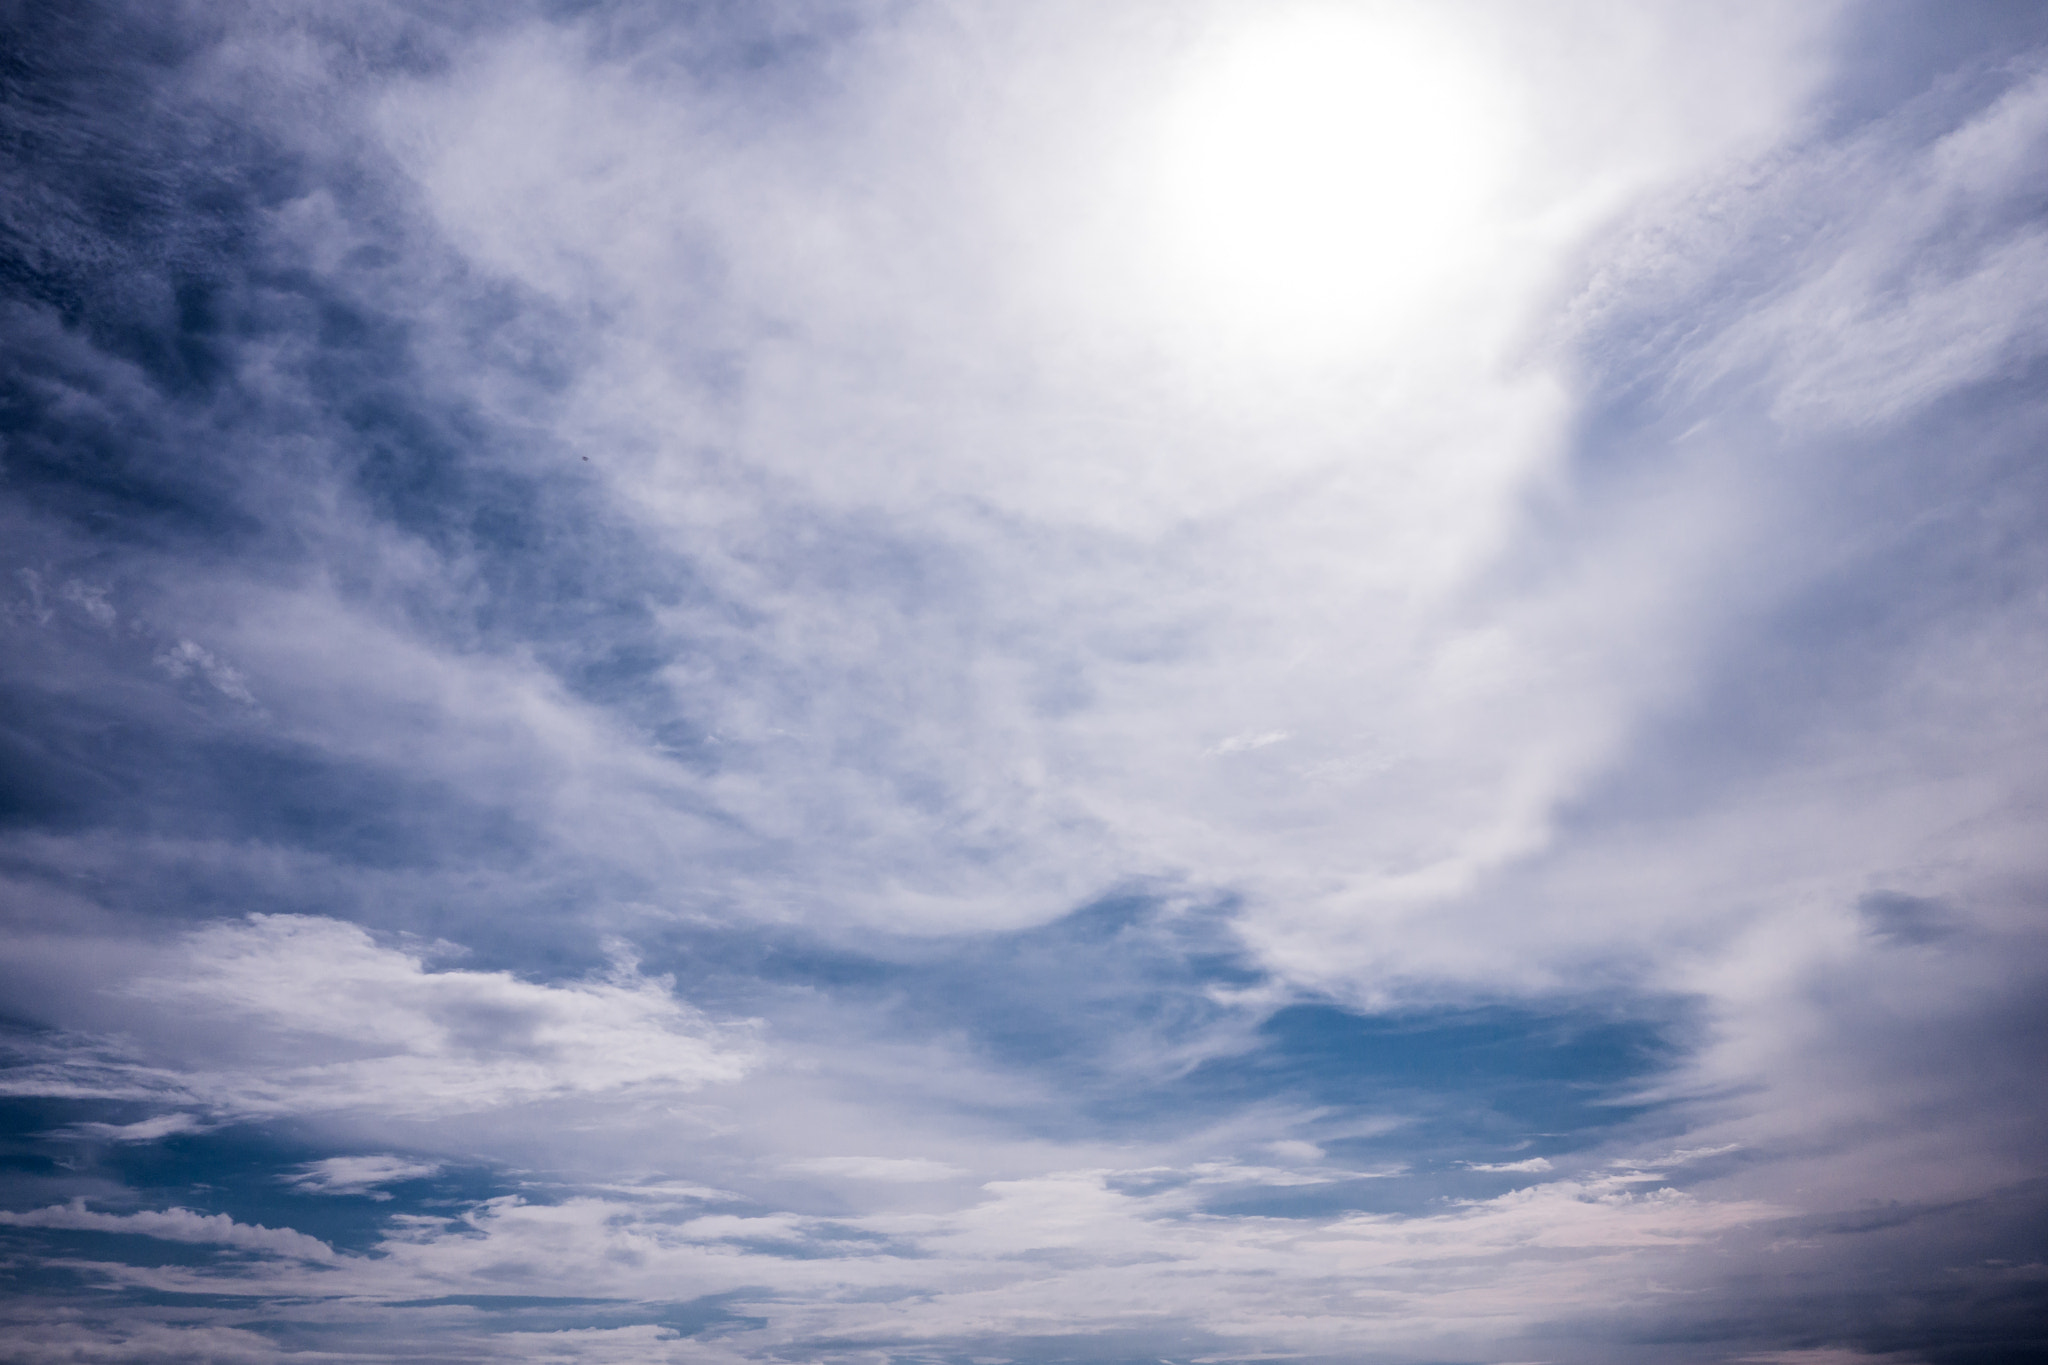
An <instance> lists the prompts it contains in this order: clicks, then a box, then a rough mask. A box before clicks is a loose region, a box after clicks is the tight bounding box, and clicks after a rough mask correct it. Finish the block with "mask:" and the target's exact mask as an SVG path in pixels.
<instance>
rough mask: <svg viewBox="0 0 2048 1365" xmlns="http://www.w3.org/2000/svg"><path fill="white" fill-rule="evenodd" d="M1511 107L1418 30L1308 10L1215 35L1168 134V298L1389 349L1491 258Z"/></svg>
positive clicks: (1163, 180) (1441, 40) (1454, 47)
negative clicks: (1471, 263)
mask: <svg viewBox="0 0 2048 1365" xmlns="http://www.w3.org/2000/svg"><path fill="white" fill-rule="evenodd" d="M1500 103H1501V101H1500V99H1499V97H1498V91H1497V89H1496V87H1495V83H1494V82H1490V81H1489V80H1488V79H1487V78H1486V73H1485V71H1484V68H1483V65H1482V64H1481V63H1480V62H1478V61H1477V60H1476V59H1475V58H1474V57H1473V56H1472V55H1471V54H1470V53H1469V52H1468V51H1465V50H1462V49H1461V47H1460V45H1459V44H1458V43H1456V42H1455V41H1454V39H1453V37H1452V35H1450V34H1449V33H1447V32H1444V31H1441V30H1438V29H1433V28H1431V27H1428V26H1426V25H1425V24H1424V23H1422V22H1420V21H1419V20H1416V19H1413V18H1409V19H1401V18H1389V17H1386V16H1383V15H1377V14H1374V13H1372V12H1370V11H1365V10H1361V9H1359V8H1356V7H1348V8H1337V7H1334V6H1319V7H1309V8H1296V9H1290V10H1287V11H1284V12H1279V13H1270V14H1268V15H1267V16H1265V17H1263V18H1260V19H1257V20H1254V21H1253V22H1251V23H1250V24H1249V25H1247V26H1244V27H1241V28H1238V29H1236V30H1234V31H1230V32H1226V33H1223V34H1220V35H1218V36H1217V37H1216V38H1215V39H1214V40H1213V41H1212V42H1210V43H1209V44H1207V45H1205V47H1204V49H1203V50H1201V51H1199V52H1197V53H1196V54H1195V55H1194V56H1193V58H1192V59H1191V61H1190V62H1189V64H1188V66H1187V67H1186V68H1185V70H1184V73H1183V76H1182V79H1180V80H1179V81H1178V82H1176V83H1175V85H1174V88H1173V89H1172V90H1171V91H1170V93H1169V94H1168V97H1167V99H1166V101H1165V104H1164V109H1163V116H1162V117H1161V118H1160V120H1159V122H1158V124H1157V125H1156V126H1157V128H1158V130H1159V131H1158V142H1157V152H1156V156H1155V158H1154V166H1155V175H1154V184H1153V187H1152V189H1153V193H1152V196H1151V200H1152V202H1151V215H1152V223H1151V226H1150V230H1149V231H1148V233H1147V234H1146V235H1147V237H1148V238H1149V239H1150V240H1149V242H1148V258H1149V259H1148V268H1149V269H1150V271H1151V272H1152V274H1153V276H1154V281H1155V285H1156V287H1157V288H1158V289H1159V290H1160V291H1161V293H1162V295H1163V296H1164V297H1165V298H1166V300H1167V301H1168V303H1169V305H1170V306H1171V307H1172V308H1173V309H1174V310H1175V311H1177V312H1180V313H1182V314H1184V315H1186V316H1188V317H1189V318H1190V319H1192V320H1199V321H1202V322H1204V323H1205V324H1206V325H1210V326H1217V327H1225V328H1233V329H1237V330H1239V331H1240V332H1242V333H1243V334H1245V335H1247V336H1249V337H1252V338H1255V339H1260V340H1263V341H1265V342H1269V343H1278V344H1283V345H1291V346H1294V347H1311V348H1313V347H1321V346H1326V345H1330V344H1335V343H1341V342H1344V341H1347V340H1353V341H1355V340H1359V339H1370V338H1373V337H1380V338H1385V337H1387V336H1390V335H1392V334H1393V333H1394V332H1395V331H1397V330H1398V328H1399V327H1400V326H1401V325H1402V324H1403V323H1404V322H1405V321H1406V320H1408V319H1409V318H1411V317H1412V316H1413V315H1414V314H1415V313H1416V312H1417V311H1418V310H1419V309H1421V308H1422V307H1424V306H1426V305H1427V303H1428V302H1429V300H1430V298H1431V296H1432V294H1433V293H1435V292H1436V291H1438V290H1440V289H1442V288H1444V287H1448V286H1450V285H1453V284H1454V283H1455V278H1456V276H1457V275H1458V273H1459V271H1460V268H1461V266H1463V265H1464V264H1465V263H1466V262H1467V261H1468V260H1469V259H1470V257H1471V256H1472V253H1473V252H1474V251H1475V249H1477V248H1478V247H1479V246H1480V245H1481V243H1482V239H1483V238H1484V236H1485V226H1486V219H1487V216H1488V211H1489V201H1490V200H1491V199H1492V198H1493V196H1494V194H1495V192H1496V188H1497V186H1498V184H1499V182H1500V179H1501V177H1502V174H1503V171H1504V169H1505V167H1504V162H1505V160H1506V155H1505V153H1506V141H1507V140H1506V137H1505V127H1504V120H1503V118H1502V116H1501V109H1500Z"/></svg>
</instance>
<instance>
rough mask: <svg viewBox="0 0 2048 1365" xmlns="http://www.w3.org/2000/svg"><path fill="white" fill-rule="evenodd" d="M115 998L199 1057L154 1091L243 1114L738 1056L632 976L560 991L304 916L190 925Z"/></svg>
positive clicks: (712, 1030)
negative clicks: (427, 962)
mask: <svg viewBox="0 0 2048 1365" xmlns="http://www.w3.org/2000/svg"><path fill="white" fill-rule="evenodd" d="M123 993H124V994H125V995H127V996H128V997H130V998H131V999H132V1000H134V1001H137V1002H141V1003H142V1005H143V1006H144V1007H145V1009H147V1010H148V1014H149V1017H150V1019H151V1022H152V1026H153V1027H152V1032H153V1035H154V1037H155V1038H156V1039H157V1044H158V1050H159V1052H162V1051H164V1050H172V1051H175V1050H177V1049H178V1048H180V1047H184V1048H185V1049H186V1050H187V1051H189V1052H196V1053H197V1054H198V1056H199V1060H197V1061H194V1062H188V1063H186V1064H185V1065H182V1066H180V1065H173V1066H170V1067H161V1066H160V1067H157V1068H153V1069H148V1075H149V1078H150V1080H151V1081H154V1082H155V1084H157V1085H159V1086H165V1085H168V1086H171V1087H175V1088H176V1089H177V1090H179V1091H182V1092H183V1093H184V1094H186V1095H188V1096H190V1097H191V1099H192V1100H194V1101H196V1102H198V1103H201V1104H204V1105H206V1106H208V1107H211V1108H213V1109H216V1110H219V1111H223V1112H227V1113H234V1114H242V1115H256V1114H290V1113H315V1112H321V1111H344V1110H355V1111H362V1112H370V1113H386V1114H406V1115H414V1116H426V1115H433V1114H450V1113H462V1112H467V1111H475V1110H481V1109H487V1108H492V1107H496V1106H500V1105H506V1104H518V1103H528V1102H533V1101H538V1100H546V1099H555V1098H560V1097H564V1096H571V1095H602V1094H637V1093H652V1094H674V1093H681V1092H688V1091H693V1090H696V1089H699V1088H701V1087H703V1086H705V1085H710V1084H714V1083H718V1082H724V1081H732V1080H736V1079H737V1078H739V1077H740V1076H741V1075H743V1074H745V1072H746V1070H747V1068H748V1065H749V1060H750V1058H751V1056H752V1049H751V1044H750V1041H749V1039H748V1037H747V1036H746V1034H745V1032H744V1031H743V1030H735V1029H732V1028H720V1027H718V1026H716V1025H713V1024H712V1023H711V1022H710V1021H708V1020H707V1019H706V1018H705V1017H704V1016H703V1015H702V1014H700V1013H699V1012H697V1011H696V1010H694V1009H692V1008H691V1007H690V1006H688V1005H686V1004H684V1003H683V1002H682V1001H680V1000H678V999H676V997H675V995H674V992H673V988H672V983H670V982H668V981H666V980H665V979H660V978H649V977H644V976H642V975H640V974H639V973H638V972H637V971H636V970H635V969H633V968H632V967H630V966H620V967H617V968H615V969H614V970H613V971H612V972H611V973H610V974H609V975H607V976H605V977H602V978H599V979H595V980H585V981H576V982H569V983H566V984H561V985H542V984H539V983H535V982H529V981H524V980H521V979H520V978H518V977H516V976H514V975H512V974H511V973H509V972H475V971H440V972H436V971H429V970H427V969H426V967H425V966H424V965H423V964H422V962H421V960H420V958H419V957H418V956H416V955H415V954H414V953H412V952H409V951H406V950H404V949H399V948H387V947H382V946H380V945H379V944H377V943H376V942H375V941H374V940H373V939H372V938H371V937H370V935H369V934H368V933H366V932H364V931H363V930H362V929H360V928H358V927H356V926H354V925H350V924H344V923H342V922H340V921H338V920H331V919H322V918H317V917H312V916H303V915H254V916H251V917H250V918H248V919H247V920H242V921H230V922H224V923H216V924H212V925H208V926H205V927H203V928H200V929H197V930H195V931H193V932H191V933H189V934H187V935H186V936H184V937H183V938H182V939H180V940H178V941H177V942H176V943H175V944H174V945H173V946H172V947H171V948H170V949H169V950H168V951H167V952H166V953H165V954H164V955H163V956H162V957H160V958H159V959H158V960H157V961H156V962H154V963H153V964H152V965H151V967H150V969H149V970H148V971H147V972H146V973H145V974H143V975H142V976H140V977H139V978H138V979H135V980H132V981H131V982H129V983H128V984H127V985H126V987H125V989H124V992H123ZM114 1070H115V1071H116V1072H117V1073H119V1072H121V1071H123V1070H126V1069H125V1068H119V1067H116V1068H114ZM143 1070H144V1069H142V1068H136V1069H134V1070H132V1071H129V1073H128V1074H129V1076H130V1077H131V1079H133V1078H139V1077H140V1075H141V1074H142V1072H143ZM145 1083H147V1082H145ZM159 1093H161V1092H159Z"/></svg>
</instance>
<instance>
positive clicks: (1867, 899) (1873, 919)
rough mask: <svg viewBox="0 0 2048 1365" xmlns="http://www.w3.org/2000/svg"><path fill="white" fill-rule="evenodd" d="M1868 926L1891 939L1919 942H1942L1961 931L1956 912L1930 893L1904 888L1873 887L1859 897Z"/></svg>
mask: <svg viewBox="0 0 2048 1365" xmlns="http://www.w3.org/2000/svg"><path fill="white" fill-rule="evenodd" d="M1856 913H1857V914H1858V915H1860V916H1862V918H1863V924H1864V928H1865V929H1867V930H1868V931H1869V932H1870V933H1872V934H1874V935H1876V936H1877V937H1878V938H1881V939H1883V940H1884V941H1885V942H1887V943H1895V944H1905V945H1911V946H1917V945H1919V944H1923V943H1939V942H1940V941H1941V940H1943V939H1945V938H1949V937H1951V936H1953V935H1954V934H1955V933H1957V932H1958V929H1959V927H1960V926H1959V925H1958V924H1957V922H1956V916H1955V912H1954V911H1952V910H1951V909H1950V908H1949V907H1948V906H1946V905H1944V904H1943V903H1942V902H1941V901H1939V900H1936V899H1933V898H1931V897H1927V896H1909V895H1907V894H1906V893H1904V892H1903V891H1872V892H1869V893H1868V894H1866V895H1863V896H1860V897H1858V898H1857V900H1856Z"/></svg>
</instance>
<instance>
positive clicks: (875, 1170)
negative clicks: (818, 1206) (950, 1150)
mask: <svg viewBox="0 0 2048 1365" xmlns="http://www.w3.org/2000/svg"><path fill="white" fill-rule="evenodd" d="M783 1169H784V1170H789V1171H798V1172H806V1173H815V1174H817V1175H839V1176H849V1177H851V1178H853V1179H855V1180H886V1181H891V1182H898V1181H900V1182H903V1183H907V1184H917V1183H920V1182H923V1181H927V1180H951V1179H954V1178H955V1177H958V1176H963V1175H966V1174H967V1172H966V1171H964V1170H962V1169H961V1168H960V1167H958V1166H949V1165H947V1164H946V1163H945V1162H943V1161H931V1160H928V1159H926V1158H924V1157H886V1156H816V1157H806V1158H804V1159H803V1160H801V1161H790V1162H785V1163H784V1165H783Z"/></svg>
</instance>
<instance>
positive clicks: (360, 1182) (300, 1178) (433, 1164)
mask: <svg viewBox="0 0 2048 1365" xmlns="http://www.w3.org/2000/svg"><path fill="white" fill-rule="evenodd" d="M440 1171H441V1163H439V1162H437V1161H411V1160H408V1159H406V1158H405V1157H398V1156H331V1157H326V1158H323V1159H322V1160H319V1161H309V1162H307V1163H306V1164H305V1165H303V1166H301V1167H299V1169H298V1172H297V1173H296V1174H295V1175H292V1176H291V1177H289V1183H290V1184H291V1185H292V1187H293V1188H295V1189H299V1190H304V1191H305V1192H306V1193H308V1194H368V1195H370V1197H371V1198H373V1199H389V1198H390V1197H391V1196H390V1195H388V1194H385V1193H383V1192H382V1191H379V1190H378V1189H377V1187H378V1186H379V1185H393V1184H397V1183H398V1182H400V1181H405V1180H423V1179H425V1178H426V1177H428V1176H430V1175H437V1174H439V1173H440Z"/></svg>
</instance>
